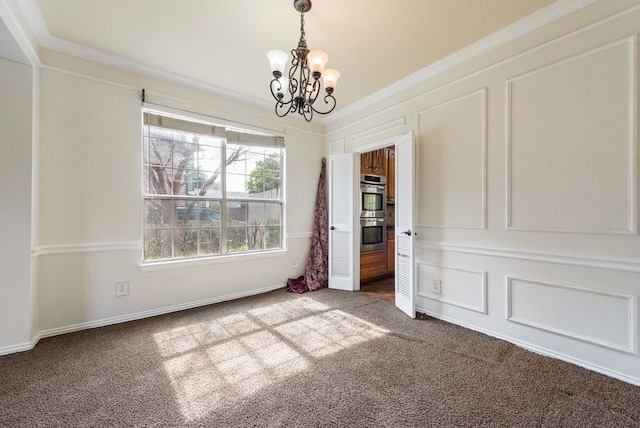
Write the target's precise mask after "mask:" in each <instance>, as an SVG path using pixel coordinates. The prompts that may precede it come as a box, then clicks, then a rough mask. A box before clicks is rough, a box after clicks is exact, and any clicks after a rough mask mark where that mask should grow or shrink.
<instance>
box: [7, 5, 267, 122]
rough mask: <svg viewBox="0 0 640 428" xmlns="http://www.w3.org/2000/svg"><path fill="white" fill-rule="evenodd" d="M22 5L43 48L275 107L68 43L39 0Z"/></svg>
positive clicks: (265, 102)
mask: <svg viewBox="0 0 640 428" xmlns="http://www.w3.org/2000/svg"><path fill="white" fill-rule="evenodd" d="M2 1H6V0H2ZM19 4H20V8H21V9H22V13H23V14H24V17H25V19H26V21H27V24H28V25H29V27H30V29H31V31H32V32H33V34H34V36H35V38H36V40H37V42H38V44H39V45H40V47H42V48H46V49H50V50H52V51H55V52H60V53H63V54H67V55H71V56H75V57H77V58H81V59H85V60H88V61H93V62H96V63H99V64H103V65H107V66H110V67H113V68H116V69H119V70H123V71H128V72H132V73H136V74H140V75H144V76H148V77H151V78H154V79H158V80H162V81H165V82H169V83H173V84H176V85H180V86H184V87H188V88H191V89H195V90H198V91H202V92H206V93H209V94H212V95H217V96H220V97H224V98H227V99H230V100H232V101H237V102H240V103H243V104H248V105H253V106H255V107H258V108H262V109H269V110H270V109H272V108H273V105H272V104H271V103H269V102H267V101H264V100H261V99H258V98H255V97H251V96H247V95H243V94H240V93H238V92H234V91H230V90H227V89H224V88H221V87H219V86H215V85H209V84H207V83H204V82H201V81H198V80H194V79H191V78H188V77H185V76H182V75H180V74H176V73H171V72H169V71H166V70H162V69H159V68H156V67H149V66H147V65H144V64H142V63H139V62H136V61H132V60H129V59H126V58H123V57H120V56H117V55H113V54H109V53H106V52H103V51H100V50H97V49H92V48H89V47H87V46H83V45H80V44H77V43H73V42H69V41H67V40H64V39H60V38H58V37H53V36H52V35H51V33H50V32H49V29H48V28H47V25H46V23H45V21H44V19H43V17H42V13H41V12H40V8H39V7H38V4H37V3H36V0H21V2H20V3H19Z"/></svg>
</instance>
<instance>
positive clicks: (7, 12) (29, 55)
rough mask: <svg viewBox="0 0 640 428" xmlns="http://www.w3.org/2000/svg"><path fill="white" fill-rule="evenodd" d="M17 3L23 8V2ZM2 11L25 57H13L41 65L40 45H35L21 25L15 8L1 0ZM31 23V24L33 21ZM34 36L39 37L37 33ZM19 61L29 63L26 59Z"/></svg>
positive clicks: (5, 22) (6, 23) (34, 64)
mask: <svg viewBox="0 0 640 428" xmlns="http://www.w3.org/2000/svg"><path fill="white" fill-rule="evenodd" d="M33 1H35V0H33ZM17 3H18V6H19V7H20V8H21V9H22V6H23V5H22V4H21V2H17ZM38 10H39V9H38ZM0 12H3V13H2V15H3V18H2V19H3V20H4V24H5V25H6V27H7V29H8V30H9V32H10V33H11V36H12V37H13V38H14V39H15V41H16V43H17V44H18V47H19V48H20V50H21V51H22V54H23V56H24V58H13V59H14V60H19V59H26V60H27V61H28V62H29V63H28V65H31V66H33V67H36V66H40V65H41V63H40V58H39V56H38V46H37V45H36V46H34V45H33V43H32V40H31V39H30V38H29V36H28V35H27V33H26V32H25V29H24V28H23V26H22V25H20V22H19V21H18V19H17V18H16V15H15V14H14V12H13V10H11V8H10V7H9V4H8V3H7V1H6V0H0ZM23 13H24V11H23ZM40 19H42V17H40ZM29 25H31V23H30V24H29ZM34 37H36V39H37V35H34ZM36 42H37V40H36ZM18 62H20V63H21V64H25V65H27V63H25V62H24V61H18Z"/></svg>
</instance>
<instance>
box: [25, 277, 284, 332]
mask: <svg viewBox="0 0 640 428" xmlns="http://www.w3.org/2000/svg"><path fill="white" fill-rule="evenodd" d="M284 287H285V285H284V284H277V285H272V286H270V287H264V288H259V289H253V290H249V291H243V292H240V293H234V294H227V295H224V296H219V297H211V298H208V299H202V300H196V301H194V302H187V303H181V304H178V305H172V306H165V307H163V308H158V309H151V310H148V311H142V312H136V313H133V314H127V315H121V316H117V317H110V318H103V319H101V320H96V321H89V322H84V323H79V324H72V325H67V326H63V327H57V328H52V329H48V330H43V331H41V332H40V333H39V338H44V337H51V336H57V335H60V334H65V333H72V332H74V331H80V330H86V329H90V328H96V327H103V326H106V325H111V324H119V323H123V322H127V321H135V320H140V319H144V318H149V317H155V316H158V315H165V314H168V313H172V312H179V311H184V310H186V309H193V308H197V307H200V306H207V305H211V304H214V303H220V302H225V301H228V300H235V299H240V298H242V297H249V296H254V295H257V294H263V293H268V292H270V291H273V290H278V289H280V288H284ZM34 345H35V343H34Z"/></svg>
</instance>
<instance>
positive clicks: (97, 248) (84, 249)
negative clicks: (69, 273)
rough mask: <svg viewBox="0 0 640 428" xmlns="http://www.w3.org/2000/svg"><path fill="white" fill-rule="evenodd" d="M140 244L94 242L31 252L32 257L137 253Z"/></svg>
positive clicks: (35, 249)
mask: <svg viewBox="0 0 640 428" xmlns="http://www.w3.org/2000/svg"><path fill="white" fill-rule="evenodd" d="M141 248H142V243H141V242H139V241H122V242H94V243H89V244H62V245H41V246H39V247H35V248H33V249H32V250H31V255H32V256H33V257H40V256H51V255H58V254H76V253H97V252H103V251H129V250H136V251H139V250H140V249H141Z"/></svg>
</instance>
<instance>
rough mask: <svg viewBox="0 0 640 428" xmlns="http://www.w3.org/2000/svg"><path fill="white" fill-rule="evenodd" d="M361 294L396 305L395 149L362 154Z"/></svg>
mask: <svg viewBox="0 0 640 428" xmlns="http://www.w3.org/2000/svg"><path fill="white" fill-rule="evenodd" d="M360 177H361V180H360V182H361V190H360V198H361V202H360V208H361V218H360V228H361V229H360V291H361V292H363V293H366V294H369V295H373V296H375V297H378V298H381V299H384V300H388V301H390V302H392V303H394V302H395V214H396V213H395V194H396V188H395V186H396V178H395V146H394V145H392V146H388V147H383V148H379V149H376V150H372V151H369V152H364V153H361V154H360Z"/></svg>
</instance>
